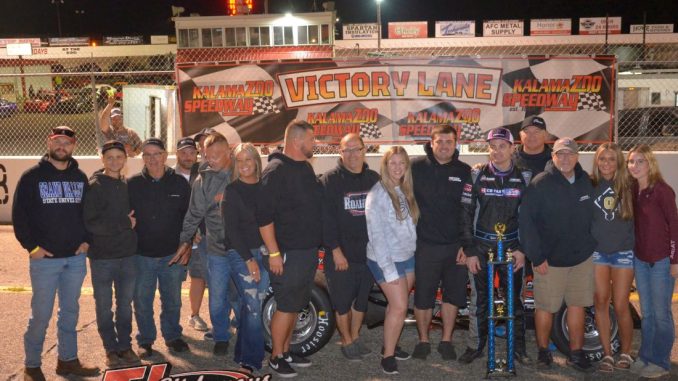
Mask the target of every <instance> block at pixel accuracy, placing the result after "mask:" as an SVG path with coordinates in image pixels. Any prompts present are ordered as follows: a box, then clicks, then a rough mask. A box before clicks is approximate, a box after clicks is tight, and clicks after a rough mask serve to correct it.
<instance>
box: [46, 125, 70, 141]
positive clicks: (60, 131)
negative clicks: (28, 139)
mask: <svg viewBox="0 0 678 381" xmlns="http://www.w3.org/2000/svg"><path fill="white" fill-rule="evenodd" d="M62 136H64V137H67V138H69V139H71V140H73V141H75V131H73V129H72V128H70V127H68V126H58V127H54V128H52V133H51V134H49V138H50V139H55V138H58V137H62Z"/></svg>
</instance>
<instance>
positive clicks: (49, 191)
mask: <svg viewBox="0 0 678 381" xmlns="http://www.w3.org/2000/svg"><path fill="white" fill-rule="evenodd" d="M38 189H39V190H40V198H41V199H42V203H43V204H79V203H80V202H81V201H82V192H83V190H84V189H85V183H84V182H82V181H41V182H39V183H38Z"/></svg>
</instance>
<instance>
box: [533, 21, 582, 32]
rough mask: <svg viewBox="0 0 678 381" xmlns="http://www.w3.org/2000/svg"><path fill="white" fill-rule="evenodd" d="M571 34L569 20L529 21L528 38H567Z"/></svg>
mask: <svg viewBox="0 0 678 381" xmlns="http://www.w3.org/2000/svg"><path fill="white" fill-rule="evenodd" d="M571 34H572V20H571V19H534V20H530V36H569V35H571Z"/></svg>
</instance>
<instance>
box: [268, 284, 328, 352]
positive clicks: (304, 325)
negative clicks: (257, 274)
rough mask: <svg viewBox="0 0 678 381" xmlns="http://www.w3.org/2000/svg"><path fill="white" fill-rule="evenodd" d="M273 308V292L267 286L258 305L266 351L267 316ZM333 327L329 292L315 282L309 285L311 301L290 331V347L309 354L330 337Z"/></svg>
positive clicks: (269, 326) (323, 344) (319, 348)
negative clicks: (263, 296) (265, 293)
mask: <svg viewBox="0 0 678 381" xmlns="http://www.w3.org/2000/svg"><path fill="white" fill-rule="evenodd" d="M275 310H276V302H275V296H274V294H273V290H272V289H271V288H269V291H268V295H266V298H265V299H264V304H263V306H262V308H261V316H262V324H263V326H264V339H265V341H266V350H267V351H269V352H270V351H271V349H272V339H271V318H272V317H273V313H274V312H275ZM335 328H336V319H335V316H334V312H333V310H332V303H331V302H330V297H329V295H328V294H327V292H326V291H325V290H324V289H322V288H321V287H319V286H318V285H313V288H312V289H311V301H310V303H309V304H308V306H307V307H306V308H304V310H303V311H302V312H300V313H299V318H298V319H297V324H296V326H295V328H294V332H293V333H292V340H291V343H290V351H291V352H293V353H295V354H298V355H301V356H310V355H312V354H314V353H316V352H318V351H319V350H321V349H322V348H323V347H324V346H325V345H326V344H327V343H328V342H329V341H330V339H332V336H333V335H334V330H335Z"/></svg>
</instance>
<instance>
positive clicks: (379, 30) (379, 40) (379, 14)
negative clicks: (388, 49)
mask: <svg viewBox="0 0 678 381" xmlns="http://www.w3.org/2000/svg"><path fill="white" fill-rule="evenodd" d="M381 1H382V0H377V33H378V34H377V51H378V52H381Z"/></svg>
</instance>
